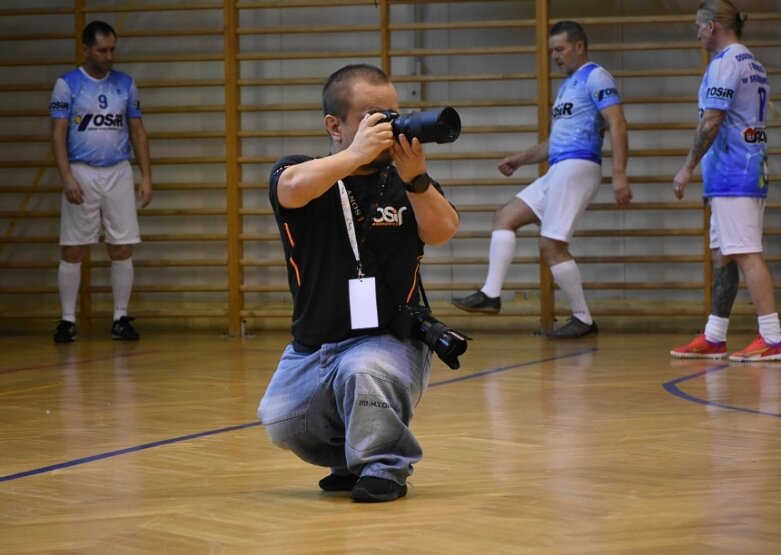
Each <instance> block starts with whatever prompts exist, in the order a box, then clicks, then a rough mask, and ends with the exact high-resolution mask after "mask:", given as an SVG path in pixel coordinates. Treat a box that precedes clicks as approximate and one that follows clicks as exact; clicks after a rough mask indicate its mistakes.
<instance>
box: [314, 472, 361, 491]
mask: <svg viewBox="0 0 781 555" xmlns="http://www.w3.org/2000/svg"><path fill="white" fill-rule="evenodd" d="M357 481H358V476H356V475H355V474H347V475H346V476H345V475H339V474H329V475H328V476H326V477H325V478H323V479H322V480H320V481H319V482H318V485H319V486H320V489H321V490H323V491H350V490H351V489H353V486H354V485H355V482H357Z"/></svg>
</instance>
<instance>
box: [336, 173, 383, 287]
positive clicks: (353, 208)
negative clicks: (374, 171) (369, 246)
mask: <svg viewBox="0 0 781 555" xmlns="http://www.w3.org/2000/svg"><path fill="white" fill-rule="evenodd" d="M338 185H339V197H340V198H341V201H342V214H343V215H344V223H345V225H346V226H347V238H348V239H349V241H350V246H351V247H352V249H353V255H354V256H355V266H356V270H357V271H358V277H359V278H362V277H364V273H363V266H362V264H361V247H362V246H363V244H364V243H365V242H366V237H367V236H368V235H369V230H370V229H371V225H372V224H371V222H372V219H371V217H370V216H371V213H372V212H374V211H375V210H376V209H377V207H378V206H379V205H380V202H381V201H382V196H383V195H384V194H385V187H386V186H387V185H388V168H387V167H386V168H383V170H382V171H381V172H380V181H379V184H378V186H377V196H376V199H375V200H374V201H373V202H372V203H371V205H370V206H369V214H368V215H366V216H364V215H363V213H362V212H361V209H360V207H359V206H358V203H357V202H356V201H355V197H354V196H353V194H352V191H350V190H348V189H347V187H346V186H345V184H344V181H342V180H341V179H340V180H339V182H338ZM353 215H354V216H355V218H353ZM356 219H357V220H358V221H361V220H363V232H362V233H361V241H360V243H359V242H358V237H357V234H356V232H355V220H356Z"/></svg>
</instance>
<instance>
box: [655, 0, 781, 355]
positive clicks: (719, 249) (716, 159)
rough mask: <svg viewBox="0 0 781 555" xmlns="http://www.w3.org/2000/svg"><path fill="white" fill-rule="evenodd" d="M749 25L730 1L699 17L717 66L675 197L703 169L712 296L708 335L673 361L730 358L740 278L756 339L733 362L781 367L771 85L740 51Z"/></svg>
mask: <svg viewBox="0 0 781 555" xmlns="http://www.w3.org/2000/svg"><path fill="white" fill-rule="evenodd" d="M745 21H746V15H745V14H743V13H740V12H738V10H737V8H736V7H735V5H734V4H733V3H732V2H730V1H728V0H706V1H704V2H702V3H701V4H700V6H699V8H698V10H697V20H696V22H697V38H698V39H699V40H700V42H701V43H702V45H703V47H704V48H705V49H706V50H708V51H709V52H711V53H712V54H713V58H712V60H711V62H710V64H709V65H708V68H707V70H706V71H705V75H704V76H703V79H702V84H701V85H700V91H699V112H700V121H699V124H698V126H697V131H696V133H695V139H694V145H693V146H692V148H691V150H690V151H689V155H688V157H687V159H686V162H684V164H683V166H682V167H681V169H680V170H679V171H678V174H677V175H676V176H675V178H674V180H673V190H674V192H675V195H676V196H677V197H678V198H679V199H680V198H683V195H684V191H685V189H686V185H687V184H688V183H689V181H690V180H691V176H692V173H693V172H694V169H695V168H696V167H697V164H699V163H700V161H702V181H703V196H704V197H705V199H706V200H707V201H708V203H709V204H710V207H711V229H710V238H711V240H710V247H711V249H712V261H713V278H712V279H713V281H712V286H713V292H712V302H711V313H710V315H709V316H708V322H707V324H706V325H705V331H704V332H703V333H701V334H700V335H698V336H697V337H695V338H694V339H693V340H692V341H690V342H689V343H687V344H686V345H681V346H679V347H676V348H674V349H673V350H671V351H670V354H671V355H672V356H674V357H676V358H706V359H718V358H723V357H725V356H727V328H728V326H729V316H730V312H731V311H732V305H733V304H734V302H735V298H736V296H737V294H738V286H739V283H740V275H739V273H740V272H742V273H743V277H744V278H745V280H746V286H747V288H748V291H749V294H750V295H751V301H752V303H753V305H754V308H755V309H756V311H757V322H758V327H759V335H758V336H757V338H756V339H755V340H754V341H753V342H751V344H750V345H748V346H747V347H746V348H744V349H742V350H740V351H736V352H734V353H732V354H731V355H729V359H730V360H733V361H737V362H753V361H766V360H781V325H779V318H778V312H777V311H776V304H775V291H774V286H773V277H772V275H771V273H770V270H769V269H768V267H767V263H766V262H765V259H764V257H763V255H762V225H763V220H764V210H765V199H766V198H767V187H768V180H767V133H766V131H765V126H766V118H767V111H768V102H769V101H770V82H769V81H768V78H767V73H766V71H765V68H764V67H763V65H762V63H761V62H760V61H759V60H757V59H756V58H755V57H754V55H753V54H752V53H751V51H750V50H749V49H748V48H746V47H745V46H744V45H743V44H741V43H740V37H741V35H742V31H743V24H744V22H745ZM739 271H740V272H739Z"/></svg>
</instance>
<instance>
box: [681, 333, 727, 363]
mask: <svg viewBox="0 0 781 555" xmlns="http://www.w3.org/2000/svg"><path fill="white" fill-rule="evenodd" d="M670 355H672V356H674V357H675V358H713V359H715V358H724V357H725V356H727V343H726V342H725V341H717V342H716V343H711V342H710V341H708V340H707V339H705V334H704V333H701V334H700V335H698V336H697V337H695V338H694V339H692V340H691V341H690V342H689V343H687V344H686V345H681V346H680V347H676V348H675V349H673V350H672V351H670Z"/></svg>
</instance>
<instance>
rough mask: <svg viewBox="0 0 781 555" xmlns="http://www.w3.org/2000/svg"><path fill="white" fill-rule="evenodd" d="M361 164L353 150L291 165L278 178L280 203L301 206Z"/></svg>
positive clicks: (287, 205)
mask: <svg viewBox="0 0 781 555" xmlns="http://www.w3.org/2000/svg"><path fill="white" fill-rule="evenodd" d="M359 166H360V163H359V161H358V160H357V159H356V157H355V156H354V155H353V154H352V153H351V152H350V151H349V150H343V151H341V152H338V153H336V154H332V155H331V156H326V157H325V158H316V159H314V160H308V161H306V162H302V163H301V164H296V165H294V166H290V167H289V168H287V169H285V171H283V172H282V173H281V174H280V176H279V180H278V181H277V198H278V199H279V203H280V204H281V205H282V206H284V207H285V208H300V207H301V206H304V205H305V204H306V203H308V202H309V201H310V200H312V199H316V198H317V197H319V196H321V195H322V194H323V193H325V192H326V191H327V190H328V189H330V188H331V187H332V186H333V184H334V183H336V182H337V181H339V180H340V179H342V178H344V177H346V176H348V175H350V174H352V173H353V172H354V171H355V170H356V169H357V168H358V167H359Z"/></svg>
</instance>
